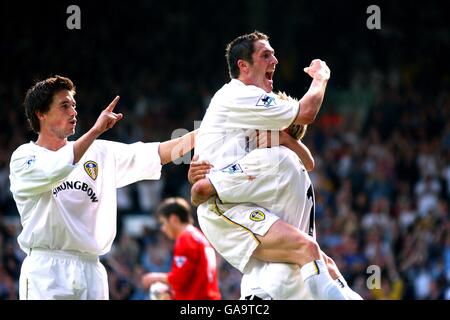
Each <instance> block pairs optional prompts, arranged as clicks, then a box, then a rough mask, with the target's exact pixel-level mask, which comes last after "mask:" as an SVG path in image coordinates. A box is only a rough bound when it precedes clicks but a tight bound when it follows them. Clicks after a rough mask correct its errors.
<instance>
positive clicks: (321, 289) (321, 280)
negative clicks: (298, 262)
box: [300, 260, 347, 300]
mask: <svg viewBox="0 0 450 320" xmlns="http://www.w3.org/2000/svg"><path fill="white" fill-rule="evenodd" d="M300 273H301V274H302V277H303V281H305V284H306V287H307V288H308V289H309V291H310V293H311V294H312V296H313V298H314V299H317V300H347V299H346V297H345V295H344V294H343V292H342V291H341V289H340V288H339V286H338V285H337V283H336V282H335V281H333V279H332V278H331V276H330V274H329V273H328V269H327V267H326V265H325V263H324V262H323V261H322V260H314V261H311V262H309V263H307V264H305V265H304V266H303V267H301V269H300Z"/></svg>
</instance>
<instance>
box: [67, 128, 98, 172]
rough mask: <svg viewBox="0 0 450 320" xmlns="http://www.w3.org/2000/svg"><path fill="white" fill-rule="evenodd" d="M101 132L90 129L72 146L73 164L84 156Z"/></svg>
mask: <svg viewBox="0 0 450 320" xmlns="http://www.w3.org/2000/svg"><path fill="white" fill-rule="evenodd" d="M100 134H101V132H98V131H97V130H96V129H94V128H91V129H90V130H89V131H88V132H86V133H85V134H84V135H82V136H81V137H80V138H78V140H77V141H75V143H74V144H73V164H75V163H78V161H80V159H81V157H82V156H83V155H84V154H85V152H86V150H87V149H88V148H89V147H90V146H91V144H92V143H93V142H94V141H95V139H97V138H98V137H99V136H100Z"/></svg>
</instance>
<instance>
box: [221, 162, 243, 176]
mask: <svg viewBox="0 0 450 320" xmlns="http://www.w3.org/2000/svg"><path fill="white" fill-rule="evenodd" d="M222 172H226V173H229V174H233V173H236V172H239V173H243V172H244V171H243V170H242V168H241V166H240V165H239V164H238V163H235V164H232V165H231V166H228V167H226V168H225V169H222Z"/></svg>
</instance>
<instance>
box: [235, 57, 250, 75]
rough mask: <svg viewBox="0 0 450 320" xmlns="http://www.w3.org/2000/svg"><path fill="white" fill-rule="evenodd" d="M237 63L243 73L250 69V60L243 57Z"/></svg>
mask: <svg viewBox="0 0 450 320" xmlns="http://www.w3.org/2000/svg"><path fill="white" fill-rule="evenodd" d="M237 65H238V67H239V71H240V72H241V73H244V74H247V73H248V70H249V66H250V64H249V63H248V61H245V60H243V59H239V60H238V62H237Z"/></svg>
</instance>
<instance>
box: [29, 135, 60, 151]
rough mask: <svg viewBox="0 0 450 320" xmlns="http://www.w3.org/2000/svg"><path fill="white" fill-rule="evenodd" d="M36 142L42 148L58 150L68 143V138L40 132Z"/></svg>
mask: <svg viewBox="0 0 450 320" xmlns="http://www.w3.org/2000/svg"><path fill="white" fill-rule="evenodd" d="M35 143H36V144H37V145H38V146H40V147H42V148H45V149H48V150H52V151H57V150H59V149H61V148H62V147H64V146H65V145H66V144H67V138H65V139H61V138H58V137H55V136H50V135H47V134H45V133H40V134H39V137H38V139H37V140H36V142H35Z"/></svg>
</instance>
